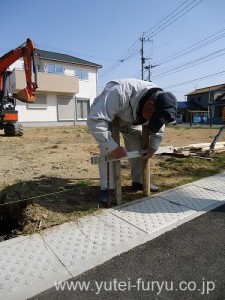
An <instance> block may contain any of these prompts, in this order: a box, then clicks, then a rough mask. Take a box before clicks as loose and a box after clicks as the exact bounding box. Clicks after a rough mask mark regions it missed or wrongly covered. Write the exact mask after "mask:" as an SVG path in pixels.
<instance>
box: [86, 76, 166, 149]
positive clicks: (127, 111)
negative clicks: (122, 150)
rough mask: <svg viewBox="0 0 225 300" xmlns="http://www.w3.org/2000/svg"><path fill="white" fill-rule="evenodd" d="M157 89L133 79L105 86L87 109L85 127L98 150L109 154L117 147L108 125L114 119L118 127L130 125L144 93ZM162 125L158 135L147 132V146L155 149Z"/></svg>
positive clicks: (162, 129)
mask: <svg viewBox="0 0 225 300" xmlns="http://www.w3.org/2000/svg"><path fill="white" fill-rule="evenodd" d="M157 87H158V86H157V85H155V84H154V83H152V82H147V81H143V80H137V79H132V78H129V79H120V80H113V81H110V82H109V83H107V85H106V86H105V89H104V90H103V92H102V93H101V94H100V95H99V96H97V97H96V98H95V100H94V102H93V104H92V106H91V109H90V114H89V117H88V120H87V125H88V127H89V129H90V131H91V133H92V134H93V136H94V137H95V139H96V140H97V142H98V143H99V145H100V146H101V147H104V148H105V149H106V150H108V151H113V150H114V149H116V148H117V147H118V144H117V143H116V142H115V141H114V140H113V138H112V135H111V132H110V130H109V123H111V122H112V121H113V120H114V118H117V119H118V120H119V124H120V125H122V126H132V124H133V123H134V122H135V120H136V118H137V112H138V105H139V101H140V99H141V98H142V97H143V96H144V95H145V93H146V92H147V91H148V90H150V89H152V88H157ZM163 131H164V126H163V127H162V128H161V129H160V131H159V132H158V133H152V132H150V145H149V146H150V147H151V148H153V149H158V147H159V144H160V142H161V140H162V136H163Z"/></svg>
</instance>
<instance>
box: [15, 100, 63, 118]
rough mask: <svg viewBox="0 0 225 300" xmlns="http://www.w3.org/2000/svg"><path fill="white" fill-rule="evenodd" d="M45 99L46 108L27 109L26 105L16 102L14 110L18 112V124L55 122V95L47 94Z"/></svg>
mask: <svg viewBox="0 0 225 300" xmlns="http://www.w3.org/2000/svg"><path fill="white" fill-rule="evenodd" d="M46 98H47V108H28V105H27V103H23V102H21V101H19V100H17V101H16V104H17V105H16V109H17V110H18V117H19V122H56V121H57V95H54V94H48V95H46ZM31 105H32V104H31ZM31 105H30V106H31Z"/></svg>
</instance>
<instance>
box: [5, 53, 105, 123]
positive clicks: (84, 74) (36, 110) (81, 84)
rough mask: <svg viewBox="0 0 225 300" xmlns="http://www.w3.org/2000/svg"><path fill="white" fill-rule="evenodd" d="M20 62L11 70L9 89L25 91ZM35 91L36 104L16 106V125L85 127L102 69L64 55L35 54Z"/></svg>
mask: <svg viewBox="0 0 225 300" xmlns="http://www.w3.org/2000/svg"><path fill="white" fill-rule="evenodd" d="M23 65H24V64H23V59H19V60H18V61H17V62H15V63H14V64H13V65H12V66H11V67H10V69H11V70H12V74H11V75H10V78H9V89H11V90H12V91H13V92H17V91H19V90H21V89H23V88H25V87H26V81H25V73H24V70H23ZM35 65H36V68H37V70H38V72H37V79H38V82H37V83H38V89H37V90H36V92H37V97H36V101H35V103H32V104H28V103H23V102H21V101H19V100H17V102H16V109H17V110H18V116H19V123H22V124H23V125H25V126H55V125H76V124H83V123H85V121H86V119H87V116H88V113H89V109H90V105H91V103H92V102H93V100H94V98H95V97H96V96H97V94H98V70H99V68H101V65H98V64H95V63H92V62H90V61H86V60H83V59H80V58H77V57H73V56H71V55H67V54H61V53H55V52H50V51H45V50H40V49H36V50H35Z"/></svg>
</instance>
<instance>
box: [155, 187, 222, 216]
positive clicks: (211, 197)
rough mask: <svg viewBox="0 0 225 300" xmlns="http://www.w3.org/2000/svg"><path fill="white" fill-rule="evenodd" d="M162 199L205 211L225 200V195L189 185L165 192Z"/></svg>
mask: <svg viewBox="0 0 225 300" xmlns="http://www.w3.org/2000/svg"><path fill="white" fill-rule="evenodd" d="M160 197H161V198H163V199H165V200H168V201H171V202H173V203H176V204H179V205H183V206H186V207H189V208H191V209H194V210H197V211H201V210H205V209H207V207H209V206H211V205H212V204H215V203H216V202H220V201H224V200H225V194H222V193H220V192H216V191H210V190H208V189H205V188H201V187H197V186H195V185H188V186H185V187H183V188H179V189H176V190H172V191H169V192H165V193H163V194H162V195H160Z"/></svg>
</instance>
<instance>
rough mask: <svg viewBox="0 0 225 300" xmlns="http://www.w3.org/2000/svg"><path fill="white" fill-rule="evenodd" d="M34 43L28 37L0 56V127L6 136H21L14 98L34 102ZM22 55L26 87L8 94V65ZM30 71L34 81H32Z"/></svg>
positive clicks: (35, 75)
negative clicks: (19, 44)
mask: <svg viewBox="0 0 225 300" xmlns="http://www.w3.org/2000/svg"><path fill="white" fill-rule="evenodd" d="M34 51H35V48H34V44H33V42H32V41H31V40H30V39H27V41H26V43H24V44H22V45H21V46H19V47H17V48H16V49H14V50H11V51H9V52H8V53H6V54H5V55H3V56H2V57H0V129H3V130H4V132H5V135H7V136H22V135H23V129H22V125H21V124H18V123H17V122H18V111H17V110H16V99H18V100H20V101H22V102H25V103H34V102H35V100H36V92H35V91H36V89H37V87H38V86H37V73H36V68H35V63H34ZM21 57H23V60H24V71H25V76H26V83H27V86H26V88H24V89H22V90H21V91H19V92H17V93H14V94H10V93H8V92H7V91H6V81H7V78H8V76H9V75H10V73H11V72H9V71H8V67H9V66H10V65H11V64H12V63H14V62H15V61H17V60H18V59H19V58H21ZM32 72H33V73H34V81H32Z"/></svg>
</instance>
